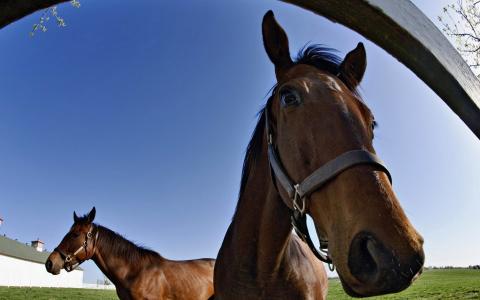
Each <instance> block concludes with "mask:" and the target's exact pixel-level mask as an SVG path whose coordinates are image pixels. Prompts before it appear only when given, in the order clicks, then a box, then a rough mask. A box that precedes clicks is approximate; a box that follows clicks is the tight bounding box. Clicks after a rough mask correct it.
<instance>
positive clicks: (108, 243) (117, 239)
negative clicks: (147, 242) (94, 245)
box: [95, 224, 161, 265]
mask: <svg viewBox="0 0 480 300" xmlns="http://www.w3.org/2000/svg"><path fill="white" fill-rule="evenodd" d="M95 225H96V226H97V230H98V231H99V234H98V242H101V244H102V248H103V249H105V251H106V252H108V253H110V255H111V256H117V257H125V258H128V261H129V262H130V263H131V264H132V265H135V264H137V263H138V264H139V263H141V262H142V261H144V260H145V259H151V258H161V256H160V254H158V253H157V252H155V251H153V250H150V249H148V248H145V247H142V246H139V245H137V244H135V243H133V242H131V241H129V240H127V239H126V238H124V237H123V236H122V235H121V234H119V233H116V232H114V231H112V230H110V229H108V228H107V227H104V226H102V225H98V224H95Z"/></svg>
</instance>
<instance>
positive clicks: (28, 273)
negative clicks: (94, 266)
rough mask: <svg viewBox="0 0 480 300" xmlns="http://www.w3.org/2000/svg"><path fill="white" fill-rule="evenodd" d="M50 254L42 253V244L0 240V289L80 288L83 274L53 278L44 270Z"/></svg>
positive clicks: (1, 238)
mask: <svg viewBox="0 0 480 300" xmlns="http://www.w3.org/2000/svg"><path fill="white" fill-rule="evenodd" d="M49 255H50V252H47V251H43V242H42V241H40V240H36V241H33V242H32V243H31V245H28V244H24V243H20V242H18V241H14V240H12V239H9V238H7V237H5V236H0V286H38V287H71V288H82V287H83V270H82V269H80V268H77V269H76V270H74V271H72V272H70V273H67V272H66V271H65V270H62V271H61V273H60V274H59V275H52V274H50V273H48V272H47V270H45V261H46V260H47V257H48V256H49Z"/></svg>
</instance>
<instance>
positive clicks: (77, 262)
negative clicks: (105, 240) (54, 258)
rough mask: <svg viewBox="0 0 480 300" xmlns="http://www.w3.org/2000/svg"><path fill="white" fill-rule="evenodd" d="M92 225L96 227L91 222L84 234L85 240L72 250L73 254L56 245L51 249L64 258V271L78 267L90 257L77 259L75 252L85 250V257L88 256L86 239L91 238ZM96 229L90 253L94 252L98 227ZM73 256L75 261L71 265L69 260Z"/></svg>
mask: <svg viewBox="0 0 480 300" xmlns="http://www.w3.org/2000/svg"><path fill="white" fill-rule="evenodd" d="M94 227H96V226H94V225H93V224H92V226H91V227H90V230H89V231H88V232H87V234H86V235H85V241H84V242H83V244H82V245H81V246H80V247H78V249H77V250H76V251H75V252H73V254H66V253H65V252H63V251H62V250H60V249H59V248H58V247H57V248H55V249H54V250H53V251H56V252H58V253H60V256H61V257H62V258H63V259H64V260H65V263H64V266H63V268H64V269H65V271H67V272H71V271H73V270H75V269H76V268H78V266H80V265H81V264H82V263H83V262H84V261H86V260H88V259H90V258H86V259H84V260H79V259H78V258H77V254H78V253H80V251H82V250H85V257H88V241H89V240H91V239H92V238H93V235H92V232H93V229H94ZM96 229H97V233H96V234H95V239H94V241H93V243H94V244H93V250H92V255H93V254H94V253H95V247H96V246H97V239H98V227H97V228H96ZM73 258H75V261H76V263H75V264H73V265H72V264H71V262H72V259H73Z"/></svg>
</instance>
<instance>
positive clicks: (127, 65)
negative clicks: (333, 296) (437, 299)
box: [0, 0, 480, 282]
mask: <svg viewBox="0 0 480 300" xmlns="http://www.w3.org/2000/svg"><path fill="white" fill-rule="evenodd" d="M446 2H448V1H415V3H417V4H418V5H420V8H421V9H422V10H424V11H425V13H426V14H427V15H428V16H430V17H432V18H435V17H436V16H437V15H438V14H440V13H441V8H442V4H443V3H446ZM179 3H182V4H181V5H180V4H179ZM81 4H82V6H81V8H79V9H75V8H73V7H71V6H70V5H69V4H66V5H61V6H60V7H59V13H60V15H61V16H62V17H64V18H65V21H66V23H67V27H66V28H57V27H56V26H55V25H54V23H53V22H51V23H50V24H49V25H48V28H49V30H48V32H47V33H38V34H37V35H36V36H35V37H34V38H30V37H29V35H28V33H29V32H30V30H31V27H32V25H33V24H34V23H35V22H37V21H38V19H39V17H40V15H39V14H38V13H37V14H34V15H32V16H29V17H27V18H24V19H22V20H20V21H18V22H16V23H14V24H12V25H10V26H8V27H6V28H4V29H2V30H0V44H1V45H2V47H1V55H0V66H1V70H2V80H0V91H1V97H0V216H2V217H3V218H4V219H5V223H4V225H3V226H1V227H0V234H6V235H7V236H9V237H11V238H17V239H19V240H20V241H25V242H27V241H30V240H33V239H36V238H37V237H38V238H40V239H42V240H44V241H45V242H46V247H47V248H48V249H50V250H51V249H53V248H54V247H55V246H56V245H57V244H58V243H59V242H60V240H61V238H62V237H63V235H64V234H65V233H66V232H67V230H68V228H69V227H70V226H71V224H72V222H73V220H72V212H73V210H76V211H77V212H78V213H82V214H83V213H86V212H88V210H89V209H90V208H91V207H92V206H94V205H95V206H96V208H97V218H96V221H97V222H98V223H100V224H102V225H105V226H107V227H109V228H111V229H113V230H115V231H118V232H120V233H122V234H124V235H125V236H126V237H127V238H129V239H131V240H133V241H136V242H138V243H140V244H142V245H145V246H148V247H150V248H152V249H154V250H156V251H158V252H159V253H160V254H162V255H163V256H165V257H167V258H171V259H187V258H197V257H215V256H216V254H217V251H218V249H219V247H220V244H221V242H222V239H223V236H224V233H225V230H226V228H227V226H228V224H229V222H230V220H231V218H232V215H233V212H234V208H235V205H236V202H237V194H238V188H239V183H240V173H241V166H242V163H243V157H244V153H245V147H246V145H247V143H248V141H249V138H250V134H251V132H252V130H253V127H254V125H255V123H256V112H257V111H258V110H259V108H260V107H261V106H262V104H263V103H264V102H265V100H266V95H267V92H268V90H269V89H270V87H271V86H272V85H273V84H274V83H275V78H274V72H273V67H272V65H271V64H270V62H269V60H268V58H267V56H266V54H265V52H264V49H263V45H262V39H261V30H260V24H261V20H262V16H263V14H264V13H265V12H266V11H267V10H268V9H273V11H274V12H275V14H276V17H277V19H278V20H279V22H280V23H281V24H282V25H283V27H284V28H285V30H286V31H287V33H288V35H289V38H290V46H291V52H292V53H296V52H297V50H298V49H299V48H300V47H302V46H303V45H304V44H305V43H307V42H313V43H322V44H326V45H328V46H331V47H334V48H337V49H338V50H339V54H340V55H341V56H343V55H344V54H345V53H346V52H348V51H349V50H351V49H353V48H354V47H355V46H356V44H357V42H359V41H362V42H364V43H365V46H366V50H367V56H368V67H367V72H366V75H365V79H364V81H363V84H362V90H361V91H362V94H363V96H364V98H365V100H366V102H367V103H368V105H369V106H370V108H371V109H372V111H373V113H374V114H375V118H376V120H377V121H378V123H379V127H378V128H377V130H376V134H375V147H376V149H377V153H378V154H379V155H380V157H382V159H383V160H384V161H385V162H386V164H387V165H388V166H389V169H390V172H391V173H392V176H393V180H394V189H395V191H396V193H397V195H398V197H399V199H400V201H401V203H402V205H403V207H404V209H405V210H406V212H407V214H408V216H409V217H410V219H411V221H412V222H413V224H414V225H415V226H416V228H417V229H418V231H419V232H420V233H421V234H422V235H423V236H424V238H425V251H426V265H463V266H465V265H469V264H479V263H480V258H479V253H480V241H479V238H478V237H479V228H480V218H479V214H478V213H479V211H480V176H479V171H480V160H479V159H478V157H479V156H478V154H479V153H480V142H479V141H478V139H477V138H476V137H475V136H474V135H473V134H472V133H471V132H470V130H469V129H468V128H467V127H466V126H465V125H464V124H463V123H462V122H461V120H460V119H459V118H458V117H457V116H456V115H455V114H454V113H453V112H452V111H450V109H449V108H448V107H447V106H446V105H445V104H444V103H443V102H442V101H441V100H440V99H439V98H438V97H437V96H436V95H435V94H434V93H433V92H432V91H431V90H430V89H429V88H428V87H427V86H426V85H425V84H424V83H423V82H422V81H420V80H419V79H418V78H417V77H416V76H415V75H414V74H413V73H412V72H411V71H409V70H408V69H407V68H406V67H404V66H403V65H401V64H400V63H399V62H398V61H397V60H395V59H394V58H392V57H391V56H390V55H389V54H387V53H386V52H385V51H383V50H382V49H380V48H378V47H377V46H375V45H374V44H372V43H371V42H369V41H367V40H366V39H365V38H363V37H362V36H359V35H358V34H356V33H354V32H352V31H350V30H348V29H346V28H344V27H342V26H341V25H338V24H334V23H332V22H330V21H328V20H326V19H324V18H322V17H319V16H316V15H314V14H312V13H310V12H307V11H304V10H302V9H300V8H297V7H294V6H291V5H288V4H285V3H281V2H279V1H267V0H264V1H258V0H244V1H222V0H217V1H193V0H192V1H181V2H178V1H113V0H109V1H106V0H104V1H89V0H82V1H81ZM84 268H85V270H86V272H85V280H86V281H88V282H94V281H95V280H96V279H97V278H103V276H102V275H101V273H100V272H99V271H98V270H97V269H96V267H95V265H94V264H93V263H91V262H88V263H86V264H84Z"/></svg>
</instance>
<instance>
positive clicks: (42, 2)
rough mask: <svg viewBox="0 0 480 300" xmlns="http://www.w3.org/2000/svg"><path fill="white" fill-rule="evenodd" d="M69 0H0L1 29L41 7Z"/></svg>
mask: <svg viewBox="0 0 480 300" xmlns="http://www.w3.org/2000/svg"><path fill="white" fill-rule="evenodd" d="M67 1H68V0H0V29H2V28H3V27H5V26H7V25H8V24H10V23H12V22H15V21H16V20H18V19H21V18H23V17H25V16H27V15H29V14H31V13H34V12H36V11H37V10H40V9H45V8H48V7H50V6H53V5H56V4H59V3H62V2H67Z"/></svg>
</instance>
